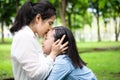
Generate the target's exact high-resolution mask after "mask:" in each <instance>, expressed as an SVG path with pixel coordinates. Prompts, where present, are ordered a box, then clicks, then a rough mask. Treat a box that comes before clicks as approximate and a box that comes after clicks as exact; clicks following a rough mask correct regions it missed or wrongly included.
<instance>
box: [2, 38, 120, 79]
mask: <svg viewBox="0 0 120 80" xmlns="http://www.w3.org/2000/svg"><path fill="white" fill-rule="evenodd" d="M0 42H1V41H0ZM77 46H78V48H79V50H88V49H92V48H99V47H113V46H120V42H100V43H97V42H92V43H90V42H87V43H80V42H79V43H77ZM10 47H11V39H6V40H5V43H4V44H1V43H0V80H2V79H3V78H8V77H13V74H12V64H11V58H10ZM80 55H81V57H82V59H83V60H84V61H85V62H87V63H88V64H87V66H88V67H89V68H90V69H92V70H93V72H94V73H95V74H96V76H97V78H98V80H120V63H119V60H120V50H110V51H92V52H86V53H85V54H80Z"/></svg>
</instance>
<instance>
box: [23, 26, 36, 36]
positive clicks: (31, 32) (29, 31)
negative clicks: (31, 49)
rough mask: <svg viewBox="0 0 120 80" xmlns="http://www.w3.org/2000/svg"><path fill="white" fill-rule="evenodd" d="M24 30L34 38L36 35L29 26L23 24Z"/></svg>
mask: <svg viewBox="0 0 120 80" xmlns="http://www.w3.org/2000/svg"><path fill="white" fill-rule="evenodd" d="M24 30H25V31H26V32H27V33H29V35H31V36H33V38H36V35H35V34H34V32H33V31H32V29H31V28H30V27H29V26H27V25H26V26H24Z"/></svg>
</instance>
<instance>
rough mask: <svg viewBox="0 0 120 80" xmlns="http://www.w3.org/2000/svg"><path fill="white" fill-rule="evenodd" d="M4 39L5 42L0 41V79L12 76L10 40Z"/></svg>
mask: <svg viewBox="0 0 120 80" xmlns="http://www.w3.org/2000/svg"><path fill="white" fill-rule="evenodd" d="M5 41H6V42H7V43H6V42H5V43H4V44H1V43H0V80H1V79H3V78H7V77H13V74H12V64H11V58H10V47H11V40H5Z"/></svg>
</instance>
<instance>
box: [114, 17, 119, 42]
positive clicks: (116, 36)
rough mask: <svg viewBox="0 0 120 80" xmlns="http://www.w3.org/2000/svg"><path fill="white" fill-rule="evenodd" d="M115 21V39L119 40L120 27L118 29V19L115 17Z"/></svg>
mask: <svg viewBox="0 0 120 80" xmlns="http://www.w3.org/2000/svg"><path fill="white" fill-rule="evenodd" d="M114 22H115V41H116V42H118V31H117V30H118V29H117V19H116V17H114Z"/></svg>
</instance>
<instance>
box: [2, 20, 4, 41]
mask: <svg viewBox="0 0 120 80" xmlns="http://www.w3.org/2000/svg"><path fill="white" fill-rule="evenodd" d="M3 24H4V22H3V21H2V22H1V30H2V31H1V33H2V43H4V27H3Z"/></svg>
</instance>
